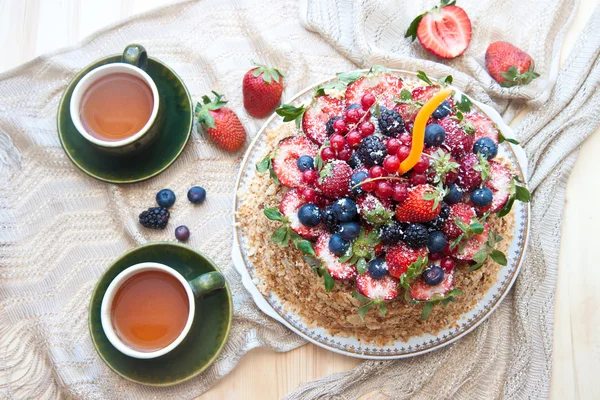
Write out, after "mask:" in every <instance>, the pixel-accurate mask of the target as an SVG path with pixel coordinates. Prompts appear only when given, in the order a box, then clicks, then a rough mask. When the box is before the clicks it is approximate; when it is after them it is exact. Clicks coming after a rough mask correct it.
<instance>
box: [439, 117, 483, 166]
mask: <svg viewBox="0 0 600 400" xmlns="http://www.w3.org/2000/svg"><path fill="white" fill-rule="evenodd" d="M437 123H438V124H439V125H440V126H441V127H442V128H444V130H445V131H446V139H444V146H446V147H448V148H449V149H450V153H452V155H453V156H454V157H455V158H461V157H462V156H464V155H465V154H468V153H470V152H471V151H473V143H475V136H474V135H469V134H468V133H467V132H465V131H464V129H463V128H462V127H461V126H460V125H459V122H458V120H457V119H456V118H452V117H445V118H442V119H440V120H439V121H437Z"/></svg>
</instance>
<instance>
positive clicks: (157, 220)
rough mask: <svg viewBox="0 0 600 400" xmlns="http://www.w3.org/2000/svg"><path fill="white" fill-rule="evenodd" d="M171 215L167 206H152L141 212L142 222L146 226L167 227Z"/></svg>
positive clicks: (153, 227) (154, 227)
mask: <svg viewBox="0 0 600 400" xmlns="http://www.w3.org/2000/svg"><path fill="white" fill-rule="evenodd" d="M170 215H171V214H169V210H167V209H166V208H165V207H150V208H149V209H147V210H146V211H144V212H142V213H141V214H140V224H142V225H143V226H145V227H146V228H152V229H165V227H166V226H167V223H168V222H169V216H170Z"/></svg>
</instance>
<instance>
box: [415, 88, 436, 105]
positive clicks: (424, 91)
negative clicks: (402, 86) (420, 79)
mask: <svg viewBox="0 0 600 400" xmlns="http://www.w3.org/2000/svg"><path fill="white" fill-rule="evenodd" d="M439 91H440V88H439V86H419V87H418V88H416V89H413V91H412V99H413V101H423V102H427V101H428V100H429V99H431V98H432V97H433V95H434V94H436V93H437V92H439Z"/></svg>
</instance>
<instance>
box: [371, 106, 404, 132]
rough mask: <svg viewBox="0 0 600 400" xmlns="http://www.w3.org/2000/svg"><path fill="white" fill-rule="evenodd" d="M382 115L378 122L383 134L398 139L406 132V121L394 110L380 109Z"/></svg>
mask: <svg viewBox="0 0 600 400" xmlns="http://www.w3.org/2000/svg"><path fill="white" fill-rule="evenodd" d="M380 110H381V113H380V115H379V118H378V119H377V121H378V122H379V130H380V131H381V133H382V134H384V135H385V136H389V137H394V138H395V137H398V136H400V134H401V133H402V132H404V121H403V120H402V116H401V115H400V114H398V112H396V111H394V110H390V109H388V108H385V107H380Z"/></svg>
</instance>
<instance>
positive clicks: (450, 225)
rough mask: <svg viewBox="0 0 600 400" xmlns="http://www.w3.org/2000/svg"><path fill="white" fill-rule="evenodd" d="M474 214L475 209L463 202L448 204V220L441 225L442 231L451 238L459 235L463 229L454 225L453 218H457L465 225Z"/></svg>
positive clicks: (468, 223)
mask: <svg viewBox="0 0 600 400" xmlns="http://www.w3.org/2000/svg"><path fill="white" fill-rule="evenodd" d="M474 216H475V209H474V208H473V207H471V206H470V205H468V204H465V203H457V204H453V205H451V206H450V215H449V216H448V220H447V221H446V222H445V223H444V225H443V226H442V231H443V232H444V234H445V235H446V237H447V238H448V239H449V240H451V239H455V238H457V237H458V236H460V234H461V233H463V231H462V230H461V229H460V228H459V227H458V225H456V223H455V222H454V218H458V219H459V220H461V221H462V222H464V223H465V224H467V225H470V224H471V218H473V217H474Z"/></svg>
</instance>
